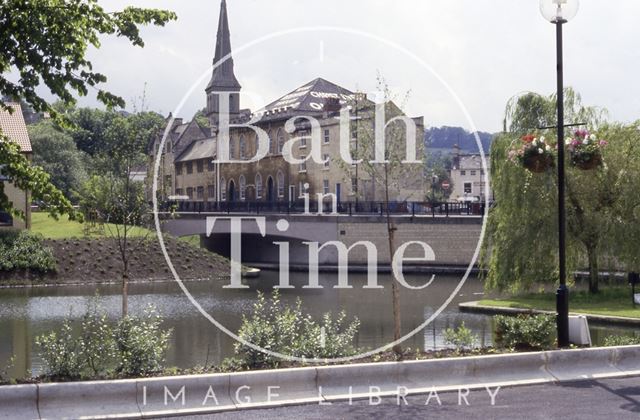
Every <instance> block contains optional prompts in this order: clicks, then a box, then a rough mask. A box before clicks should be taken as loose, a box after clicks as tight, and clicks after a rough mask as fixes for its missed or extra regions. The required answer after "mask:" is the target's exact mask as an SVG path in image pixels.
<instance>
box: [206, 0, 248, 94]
mask: <svg viewBox="0 0 640 420" xmlns="http://www.w3.org/2000/svg"><path fill="white" fill-rule="evenodd" d="M230 54H231V35H230V34H229V20H228V17H227V2H226V1H225V0H222V3H221V4H220V18H219V19H218V34H217V37H216V51H215V56H214V58H213V65H214V66H215V65H216V64H219V65H218V66H217V67H216V68H215V69H214V70H213V74H212V76H211V81H209V84H208V85H207V91H209V90H216V89H218V90H240V83H238V79H236V76H235V74H234V73H233V57H232V56H231V55H230ZM227 56H229V58H228V59H226V60H225V61H224V62H223V63H221V64H220V60H223V59H225V57H227Z"/></svg>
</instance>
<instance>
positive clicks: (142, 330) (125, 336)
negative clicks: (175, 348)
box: [114, 307, 171, 376]
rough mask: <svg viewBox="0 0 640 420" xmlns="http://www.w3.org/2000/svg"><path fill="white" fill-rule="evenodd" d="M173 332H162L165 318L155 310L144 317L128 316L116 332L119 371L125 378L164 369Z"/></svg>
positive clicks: (148, 310) (120, 323)
mask: <svg viewBox="0 0 640 420" xmlns="http://www.w3.org/2000/svg"><path fill="white" fill-rule="evenodd" d="M169 337H171V331H170V330H162V317H160V315H159V314H158V313H157V312H156V310H155V309H154V308H153V307H150V308H148V309H147V310H146V311H145V315H144V317H142V318H132V317H125V318H123V319H122V320H121V321H120V322H119V323H118V326H117V328H116V330H115V334H114V339H115V342H116V347H117V349H118V355H119V360H118V363H119V364H118V367H117V369H116V371H117V372H118V373H120V374H122V375H125V376H144V375H148V374H150V373H153V372H158V371H160V370H162V369H163V364H164V362H165V353H166V352H167V348H168V347H169Z"/></svg>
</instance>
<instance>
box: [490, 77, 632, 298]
mask: <svg viewBox="0 0 640 420" xmlns="http://www.w3.org/2000/svg"><path fill="white" fill-rule="evenodd" d="M565 97H566V98H565V101H566V102H565V104H564V106H565V115H566V120H567V121H568V122H569V123H582V124H584V126H585V127H587V128H588V129H589V130H591V131H592V132H595V133H597V136H598V137H599V138H603V139H606V140H607V142H608V144H607V146H606V147H603V148H602V157H603V163H602V165H600V166H599V167H597V168H595V169H592V170H580V169H578V168H576V167H574V166H572V165H571V164H570V162H569V160H570V156H569V154H567V162H566V163H565V165H566V168H567V170H566V181H565V182H566V184H565V185H566V203H565V205H566V217H567V267H568V272H569V273H571V272H573V271H575V270H577V269H582V268H585V267H587V268H588V271H589V291H590V292H592V293H597V292H598V290H599V287H598V279H599V268H600V266H601V263H602V262H603V261H612V260H616V257H618V258H617V261H621V260H620V257H622V254H621V252H622V251H621V249H623V248H624V247H623V246H622V245H620V243H619V241H620V239H621V237H620V235H621V234H622V233H624V232H627V231H628V229H632V230H633V229H634V228H635V227H634V226H631V224H633V221H634V218H633V217H635V216H640V211H635V213H634V211H630V210H629V208H628V206H629V203H628V202H629V201H630V200H634V199H633V198H631V197H629V195H630V194H631V195H632V196H633V195H635V196H638V195H640V187H638V186H637V185H634V182H633V179H634V178H635V177H636V176H637V175H638V174H640V172H639V171H638V165H639V161H640V154H639V153H638V152H639V151H640V150H639V149H638V148H639V147H640V146H638V144H639V142H638V141H639V140H640V139H639V137H640V135H639V133H638V131H637V130H634V129H633V128H632V127H624V126H622V125H612V124H605V123H603V121H604V116H605V112H604V111H602V110H599V109H597V108H594V107H585V106H583V105H582V103H581V100H580V96H579V95H578V94H576V93H575V92H574V91H572V90H571V89H567V91H566V94H565ZM555 104H556V98H555V95H553V96H549V97H543V96H540V95H536V94H533V93H530V94H527V95H524V96H522V97H520V98H518V99H517V101H514V102H512V103H510V104H509V105H508V106H507V111H506V120H511V123H510V125H509V131H508V132H504V133H502V134H501V135H499V136H497V137H496V139H495V140H494V143H493V145H492V147H491V171H492V173H491V180H492V187H493V190H494V195H495V198H496V205H495V207H494V208H492V209H491V211H490V213H489V223H488V229H487V235H486V240H485V245H484V255H483V259H482V262H483V264H484V266H485V268H487V269H488V272H487V276H486V280H487V286H488V287H489V288H497V289H500V290H508V291H512V292H515V291H520V290H527V289H530V288H531V287H532V286H534V285H536V284H543V283H552V282H554V281H557V280H558V270H557V267H558V256H557V255H558V224H557V203H558V202H557V198H558V189H557V185H558V179H557V174H556V171H555V168H550V169H549V170H548V171H546V172H545V173H542V174H534V173H532V172H529V171H527V170H526V169H525V168H523V167H522V166H521V165H518V164H516V163H514V162H513V161H512V160H510V159H509V151H510V150H513V147H514V144H517V142H519V141H520V138H521V137H522V136H523V135H526V134H530V133H537V134H538V135H545V136H546V137H547V139H549V138H553V137H555V135H554V133H555V128H552V129H547V130H541V128H542V127H550V126H554V125H555V116H554V115H555V114H554V113H555ZM582 128H584V127H582ZM566 136H567V138H568V139H570V138H572V137H573V136H574V134H573V132H572V130H571V129H566ZM633 205H635V206H636V207H634V208H638V209H640V207H638V206H639V205H640V201H639V202H637V203H636V202H634V203H633ZM635 230H637V228H635ZM636 242H637V241H636ZM625 246H626V248H631V249H626V248H625V252H626V254H625V255H627V256H630V255H634V253H637V251H638V250H640V249H639V247H638V246H637V245H632V244H628V243H626V244H625Z"/></svg>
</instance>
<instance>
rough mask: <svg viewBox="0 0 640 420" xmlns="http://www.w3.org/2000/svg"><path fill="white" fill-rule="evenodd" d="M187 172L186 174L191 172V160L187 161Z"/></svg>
mask: <svg viewBox="0 0 640 420" xmlns="http://www.w3.org/2000/svg"><path fill="white" fill-rule="evenodd" d="M187 173H188V174H192V173H193V162H187Z"/></svg>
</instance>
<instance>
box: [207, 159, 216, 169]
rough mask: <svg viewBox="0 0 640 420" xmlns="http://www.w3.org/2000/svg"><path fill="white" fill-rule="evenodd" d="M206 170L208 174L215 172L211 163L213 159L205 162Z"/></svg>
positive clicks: (214, 166)
mask: <svg viewBox="0 0 640 420" xmlns="http://www.w3.org/2000/svg"><path fill="white" fill-rule="evenodd" d="M207 170H208V171H209V172H213V171H215V170H216V165H215V164H214V163H213V159H210V160H209V161H208V162H207Z"/></svg>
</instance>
